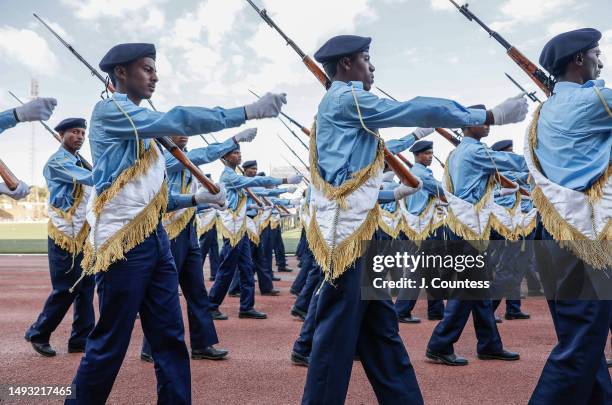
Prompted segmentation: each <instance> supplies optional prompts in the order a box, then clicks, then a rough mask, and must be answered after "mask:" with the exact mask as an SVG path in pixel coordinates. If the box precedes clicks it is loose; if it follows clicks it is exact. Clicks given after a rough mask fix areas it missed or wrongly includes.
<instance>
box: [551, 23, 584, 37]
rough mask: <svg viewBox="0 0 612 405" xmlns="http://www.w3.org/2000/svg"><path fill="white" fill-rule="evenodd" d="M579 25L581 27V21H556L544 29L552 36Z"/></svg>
mask: <svg viewBox="0 0 612 405" xmlns="http://www.w3.org/2000/svg"><path fill="white" fill-rule="evenodd" d="M580 27H582V23H581V22H580V21H575V20H567V21H556V22H554V23H552V24H550V25H549V26H548V27H546V31H547V32H548V36H549V37H553V36H555V35H558V34H561V33H562V32H567V31H571V30H575V29H577V28H580Z"/></svg>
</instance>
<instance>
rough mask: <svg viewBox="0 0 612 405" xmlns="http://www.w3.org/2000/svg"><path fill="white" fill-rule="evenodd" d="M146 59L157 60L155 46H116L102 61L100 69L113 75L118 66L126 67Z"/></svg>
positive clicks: (137, 44) (140, 44) (141, 44)
mask: <svg viewBox="0 0 612 405" xmlns="http://www.w3.org/2000/svg"><path fill="white" fill-rule="evenodd" d="M144 57H149V58H153V59H155V45H153V44H143V43H130V44H119V45H115V46H113V47H112V48H111V49H110V50H109V51H108V52H106V55H104V57H103V58H102V60H101V61H100V69H101V70H102V71H103V72H106V73H111V72H112V71H113V69H114V68H115V66H117V65H125V64H128V63H130V62H133V61H135V60H136V59H140V58H144Z"/></svg>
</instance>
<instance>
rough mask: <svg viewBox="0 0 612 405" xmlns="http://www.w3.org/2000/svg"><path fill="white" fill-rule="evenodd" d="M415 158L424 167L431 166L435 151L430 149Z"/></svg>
mask: <svg viewBox="0 0 612 405" xmlns="http://www.w3.org/2000/svg"><path fill="white" fill-rule="evenodd" d="M414 158H415V160H416V161H417V162H419V163H420V164H422V165H423V166H431V162H432V161H433V150H431V149H430V150H426V151H424V152H421V153H417V154H416V155H415V156H414Z"/></svg>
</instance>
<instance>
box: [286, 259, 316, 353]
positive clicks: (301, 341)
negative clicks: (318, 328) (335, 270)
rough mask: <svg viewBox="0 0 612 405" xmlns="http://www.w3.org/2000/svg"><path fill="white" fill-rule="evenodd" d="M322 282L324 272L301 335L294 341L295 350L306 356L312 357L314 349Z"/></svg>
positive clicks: (312, 299)
mask: <svg viewBox="0 0 612 405" xmlns="http://www.w3.org/2000/svg"><path fill="white" fill-rule="evenodd" d="M317 269H318V270H319V272H321V273H322V270H321V268H320V267H318V266H317ZM321 283H323V275H322V274H321V277H320V278H319V283H318V284H317V286H316V288H315V291H314V293H313V294H312V297H311V299H310V302H309V304H308V312H307V313H306V319H304V323H303V324H302V328H301V329H300V335H299V336H298V338H297V340H296V341H295V342H294V343H293V351H294V352H296V353H298V354H301V355H302V356H305V357H310V352H311V351H312V338H313V336H314V331H315V317H316V314H317V303H318V300H319V294H318V293H317V292H318V291H319V288H320V287H321Z"/></svg>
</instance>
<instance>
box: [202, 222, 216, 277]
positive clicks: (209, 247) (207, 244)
mask: <svg viewBox="0 0 612 405" xmlns="http://www.w3.org/2000/svg"><path fill="white" fill-rule="evenodd" d="M200 251H201V252H202V266H203V265H204V262H205V261H206V256H207V255H209V258H210V277H212V278H215V276H216V275H217V270H218V269H219V241H218V240H217V227H216V226H213V227H212V228H210V229H209V230H208V231H206V232H204V233H203V234H202V235H200Z"/></svg>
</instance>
